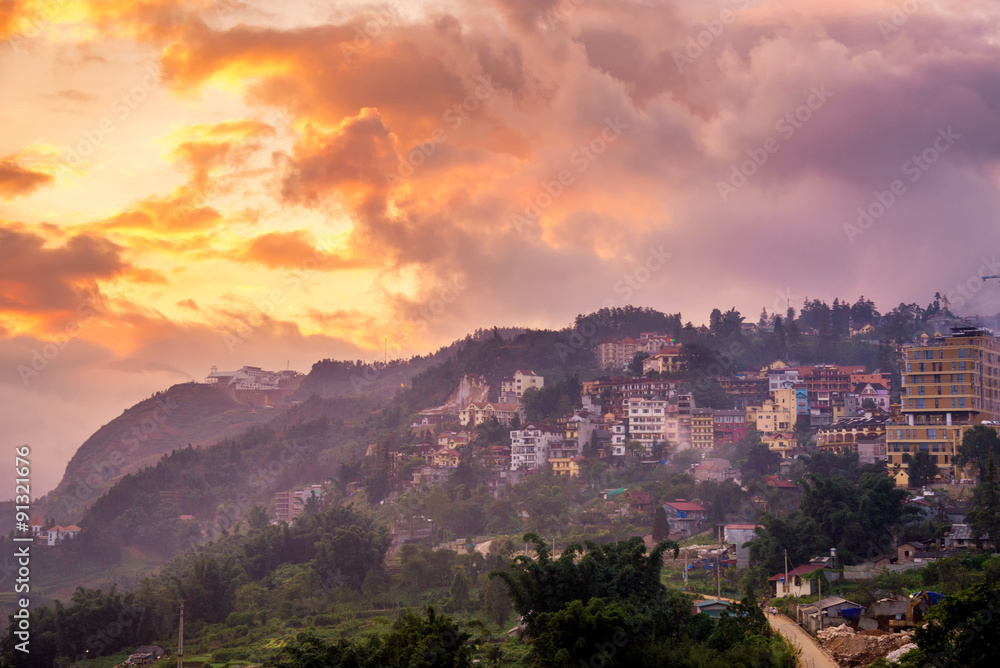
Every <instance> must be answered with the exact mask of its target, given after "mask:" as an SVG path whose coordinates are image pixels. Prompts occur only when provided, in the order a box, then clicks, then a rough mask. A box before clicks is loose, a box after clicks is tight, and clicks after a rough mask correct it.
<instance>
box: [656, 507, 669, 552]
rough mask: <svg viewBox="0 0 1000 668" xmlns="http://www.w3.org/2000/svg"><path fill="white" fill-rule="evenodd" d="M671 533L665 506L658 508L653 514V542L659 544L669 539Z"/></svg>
mask: <svg viewBox="0 0 1000 668" xmlns="http://www.w3.org/2000/svg"><path fill="white" fill-rule="evenodd" d="M669 533H670V525H669V524H667V513H666V511H664V510H663V506H657V507H656V512H654V513H653V540H654V541H656V542H657V543H658V542H660V541H661V540H663V539H665V538H666V537H667V534H669Z"/></svg>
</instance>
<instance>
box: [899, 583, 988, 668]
mask: <svg viewBox="0 0 1000 668" xmlns="http://www.w3.org/2000/svg"><path fill="white" fill-rule="evenodd" d="M996 612H997V592H996V585H995V584H993V585H991V584H989V583H987V582H980V583H978V584H975V585H973V586H972V587H969V588H968V589H966V590H964V591H962V592H959V593H958V594H953V595H951V596H947V597H945V598H944V599H943V600H942V601H940V602H939V603H937V604H936V605H934V606H932V607H931V609H930V610H929V611H928V612H927V615H926V617H924V622H925V623H924V624H921V625H920V626H918V627H917V628H916V630H915V631H914V632H913V641H914V642H915V643H916V644H917V647H918V649H917V650H914V651H913V652H910V653H908V654H906V655H904V657H903V661H902V662H901V665H902V666H905V667H906V668H917V667H922V666H929V665H932V666H961V667H962V668H988V667H989V666H995V665H996V658H997V652H998V650H1000V615H998V614H996Z"/></svg>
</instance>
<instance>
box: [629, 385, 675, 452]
mask: <svg viewBox="0 0 1000 668" xmlns="http://www.w3.org/2000/svg"><path fill="white" fill-rule="evenodd" d="M666 417H667V401H666V399H640V398H638V397H635V398H632V399H629V400H628V431H629V438H630V439H632V440H634V441H638V442H639V443H640V444H641V445H642V446H643V447H644V448H645V449H646V453H647V454H649V453H651V452H652V451H653V445H655V444H656V443H665V442H666V440H667V424H666Z"/></svg>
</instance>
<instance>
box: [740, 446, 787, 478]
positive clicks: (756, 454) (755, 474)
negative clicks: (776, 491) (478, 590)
mask: <svg viewBox="0 0 1000 668" xmlns="http://www.w3.org/2000/svg"><path fill="white" fill-rule="evenodd" d="M780 461H781V455H779V454H778V453H777V452H774V451H773V450H771V448H769V447H768V445H767V443H756V444H754V445H752V446H750V450H749V451H748V452H747V455H746V460H745V461H744V462H743V464H742V465H741V466H740V473H742V474H743V480H744V481H746V480H747V479H749V478H763V477H764V476H766V475H768V474H770V473H773V472H775V471H777V468H778V463H779V462H780Z"/></svg>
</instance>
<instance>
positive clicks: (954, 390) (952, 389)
mask: <svg viewBox="0 0 1000 668" xmlns="http://www.w3.org/2000/svg"><path fill="white" fill-rule="evenodd" d="M951 393H952V394H958V385H952V386H951Z"/></svg>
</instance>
